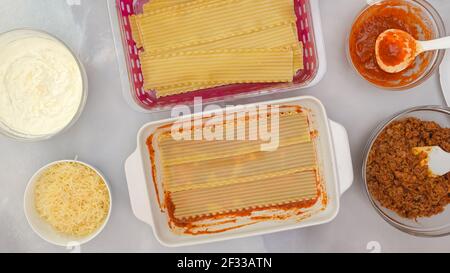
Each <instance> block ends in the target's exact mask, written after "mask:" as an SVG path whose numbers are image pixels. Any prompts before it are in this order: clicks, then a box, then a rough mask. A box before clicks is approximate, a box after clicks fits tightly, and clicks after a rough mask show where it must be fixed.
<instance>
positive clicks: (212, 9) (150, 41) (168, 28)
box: [137, 0, 296, 52]
mask: <svg viewBox="0 0 450 273" xmlns="http://www.w3.org/2000/svg"><path fill="white" fill-rule="evenodd" d="M205 3H206V4H205V7H196V8H192V9H187V10H181V11H175V12H173V13H160V14H154V15H152V16H150V15H147V16H146V15H144V16H141V17H138V18H137V20H138V24H139V26H140V29H141V31H142V33H143V42H144V45H145V50H146V52H158V50H160V49H161V48H163V49H164V48H173V49H176V48H182V47H188V46H191V45H199V44H204V43H209V42H213V41H217V40H221V39H226V38H229V37H233V36H236V35H241V34H244V33H251V32H255V31H260V30H262V29H265V28H268V27H271V26H275V25H279V24H285V23H286V22H291V23H294V22H295V21H296V16H295V13H294V7H293V1H292V0H279V1H273V0H260V1H257V3H255V1H254V0H223V1H218V2H213V3H209V4H208V2H205ZM174 18H176V20H175V19H174Z"/></svg>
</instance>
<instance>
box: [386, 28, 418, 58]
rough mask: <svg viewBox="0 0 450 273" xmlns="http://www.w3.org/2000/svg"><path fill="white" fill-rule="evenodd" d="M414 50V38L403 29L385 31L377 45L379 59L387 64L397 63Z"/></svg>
mask: <svg viewBox="0 0 450 273" xmlns="http://www.w3.org/2000/svg"><path fill="white" fill-rule="evenodd" d="M415 51H416V42H415V40H414V39H411V36H409V34H408V33H406V32H403V31H396V32H387V33H386V35H384V36H383V38H382V39H381V40H380V42H379V45H378V55H379V57H380V59H381V61H382V62H383V63H384V64H386V65H389V66H396V65H399V64H400V63H402V62H403V61H404V60H406V59H407V58H409V56H411V55H413V54H414V52H415Z"/></svg>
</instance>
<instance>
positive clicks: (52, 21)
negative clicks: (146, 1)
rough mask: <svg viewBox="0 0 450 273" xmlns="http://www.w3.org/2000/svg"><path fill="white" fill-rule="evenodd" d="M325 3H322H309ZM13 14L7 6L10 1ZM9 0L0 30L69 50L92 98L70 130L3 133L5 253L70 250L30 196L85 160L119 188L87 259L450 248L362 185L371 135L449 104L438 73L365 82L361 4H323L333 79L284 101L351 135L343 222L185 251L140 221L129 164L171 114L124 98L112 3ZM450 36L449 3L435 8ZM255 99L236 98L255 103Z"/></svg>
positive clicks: (0, 185) (1, 239) (442, 0)
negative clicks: (26, 207)
mask: <svg viewBox="0 0 450 273" xmlns="http://www.w3.org/2000/svg"><path fill="white" fill-rule="evenodd" d="M312 1H318V0H312ZM3 2H7V3H8V4H5V5H6V7H7V9H6V8H5V9H4V8H3V7H4V3H3ZM3 2H2V9H1V10H0V31H6V30H8V29H11V28H19V27H38V28H41V29H44V30H47V31H49V32H51V33H53V34H55V35H57V36H59V37H61V38H62V39H64V40H65V41H66V42H67V43H69V44H70V45H71V46H72V47H73V48H74V49H75V51H76V52H77V53H78V54H79V55H80V57H81V59H82V61H83V63H84V64H85V66H86V70H87V73H88V75H89V97H88V101H87V105H86V108H85V111H84V112H83V114H82V116H81V118H80V119H79V121H78V122H77V123H76V124H75V125H74V126H73V127H72V128H71V129H70V130H68V131H67V132H65V133H64V134H62V135H60V136H57V137H55V138H53V139H51V140H48V141H43V142H39V143H20V142H16V141H13V140H10V139H8V138H6V137H3V136H0V252H47V251H48V252H69V251H70V250H69V249H66V248H61V247H55V246H53V245H50V244H48V243H46V242H44V241H43V240H42V239H40V238H39V237H38V236H37V235H36V234H35V233H34V232H33V231H32V230H31V228H30V226H29V225H28V224H27V221H26V219H25V215H24V213H23V204H22V203H23V193H24V190H25V187H26V184H27V182H28V179H29V178H30V177H31V176H32V175H33V173H34V172H35V171H36V170H37V169H39V168H40V167H42V166H43V165H45V164H47V163H49V162H51V161H55V160H60V159H72V158H74V157H75V156H78V157H79V159H80V160H83V161H86V162H88V163H90V164H92V165H94V166H96V167H98V168H99V169H100V170H102V171H103V172H104V174H105V175H106V176H107V178H108V179H109V182H110V184H111V186H112V197H113V204H112V206H113V210H112V215H111V218H110V221H109V223H108V225H107V226H106V228H105V230H104V231H103V232H102V233H101V234H100V235H99V236H98V237H97V238H96V239H95V240H93V241H91V242H89V243H88V244H86V245H83V246H82V248H81V251H82V252H118V251H121V252H122V251H123V252H135V251H137V252H222V251H223V252H249V251H251V252H370V251H372V250H380V251H383V252H397V251H407V252H410V251H423V252H430V251H438V252H449V251H450V237H443V238H417V237H413V236H410V235H407V234H404V233H402V232H400V231H398V230H396V229H394V228H393V227H391V226H390V225H388V224H387V223H385V222H384V220H383V219H381V218H380V217H379V216H378V215H377V214H376V212H375V211H374V209H373V208H372V207H371V205H370V203H369V202H368V200H367V197H366V195H365V192H364V188H363V183H362V180H361V175H360V172H361V162H362V157H363V148H364V146H365V145H366V142H367V139H368V137H369V135H370V134H371V132H372V130H373V128H374V127H375V126H376V125H377V124H378V123H379V122H380V121H381V120H383V119H384V118H386V117H387V116H389V115H391V114H393V113H395V112H398V111H400V110H403V109H405V108H408V107H411V106H417V105H425V104H443V103H444V100H443V96H442V93H441V90H440V86H439V78H438V77H439V76H438V74H437V73H436V74H435V75H434V76H432V77H431V78H430V79H429V80H428V81H426V82H425V83H424V84H422V85H421V86H419V87H417V88H414V89H412V90H410V91H406V92H389V91H382V90H379V89H377V88H375V87H373V86H371V85H369V84H367V83H366V82H364V81H363V80H362V79H360V78H359V76H358V75H356V74H355V73H354V72H353V71H352V68H351V67H350V65H349V63H348V61H347V58H346V53H345V42H346V36H347V32H348V31H349V27H350V24H351V22H352V20H353V19H354V17H355V15H356V14H357V13H358V12H359V10H360V9H361V8H362V7H363V5H364V4H365V1H364V0H320V9H321V15H322V22H323V31H324V37H325V45H326V54H327V63H328V64H327V65H328V68H327V73H326V75H325V77H324V78H323V80H322V81H321V82H320V83H319V84H318V85H317V86H315V87H313V88H310V89H307V90H300V91H295V92H292V93H289V94H285V95H283V96H269V97H260V98H258V99H256V100H263V99H273V98H281V97H287V96H293V95H313V96H316V97H317V98H319V99H320V100H321V101H322V102H323V103H324V105H325V107H326V108H327V111H328V114H329V116H330V118H331V119H333V120H335V121H337V122H339V123H341V124H343V125H344V126H345V127H346V128H347V130H348V133H349V136H350V143H351V150H352V157H353V164H354V170H355V181H354V184H353V186H352V187H351V189H350V190H349V191H348V192H346V193H345V194H344V195H343V196H342V199H341V210H340V212H339V215H338V216H337V218H336V219H335V220H334V221H333V222H331V223H329V224H326V225H322V226H315V227H310V228H304V229H297V230H292V231H288V232H281V233H276V234H271V235H266V236H257V237H251V238H246V239H238V240H230V241H225V242H220V243H212V244H206V245H199V246H193V247H184V248H175V249H171V248H165V247H163V246H161V245H160V244H159V243H158V242H157V241H156V239H155V237H154V236H153V234H152V230H151V227H150V226H148V225H146V224H144V223H142V222H140V221H139V220H138V219H137V218H135V217H134V215H133V213H132V211H131V207H130V202H129V197H128V192H127V185H126V181H125V174H124V168H123V164H124V161H125V159H126V158H127V157H128V155H130V154H131V153H132V152H133V151H134V150H135V147H136V132H137V130H138V129H139V128H140V127H141V126H142V125H143V124H144V123H146V122H148V121H152V120H155V119H160V118H163V117H167V116H168V115H165V114H158V115H156V114H154V115H151V114H142V113H137V112H135V111H134V110H132V109H131V108H130V107H129V106H128V105H127V104H126V103H125V100H124V98H123V96H122V91H121V86H120V80H119V74H118V69H117V62H116V55H115V52H114V50H115V49H114V44H113V40H112V34H111V29H110V21H109V15H108V10H107V3H106V0H94V1H92V0H89V1H88V0H57V1H54V0H42V1H34V0H14V1H13V0H8V1H3ZM432 2H433V3H434V4H435V5H436V7H437V8H438V9H439V11H440V13H441V15H442V16H443V17H444V20H446V22H447V28H448V29H450V1H447V0H434V1H432ZM251 101H255V100H249V99H247V100H245V101H239V103H243V102H251Z"/></svg>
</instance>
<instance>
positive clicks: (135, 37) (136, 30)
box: [130, 15, 143, 48]
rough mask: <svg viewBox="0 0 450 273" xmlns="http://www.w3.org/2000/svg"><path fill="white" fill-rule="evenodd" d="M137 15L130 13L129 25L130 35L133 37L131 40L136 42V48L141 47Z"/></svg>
mask: <svg viewBox="0 0 450 273" xmlns="http://www.w3.org/2000/svg"><path fill="white" fill-rule="evenodd" d="M136 18H137V15H131V16H130V27H131V35H132V37H133V40H134V41H135V42H136V46H137V47H138V48H142V47H143V44H142V33H141V31H140V30H139V27H138V24H137V21H136V20H137V19H136Z"/></svg>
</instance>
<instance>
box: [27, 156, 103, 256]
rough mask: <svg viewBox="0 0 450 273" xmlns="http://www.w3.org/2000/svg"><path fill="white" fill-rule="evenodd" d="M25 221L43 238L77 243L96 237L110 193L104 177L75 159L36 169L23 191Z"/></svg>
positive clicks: (57, 243)
mask: <svg viewBox="0 0 450 273" xmlns="http://www.w3.org/2000/svg"><path fill="white" fill-rule="evenodd" d="M24 209H25V215H26V218H27V220H28V223H29V224H30V226H31V227H32V229H33V230H34V231H35V232H36V233H37V234H38V235H39V236H40V237H41V238H42V239H44V240H45V241H47V242H49V243H52V244H55V245H59V246H66V247H67V246H73V245H81V244H84V243H86V242H88V241H90V240H92V239H93V238H94V237H96V236H97V235H98V234H99V233H100V232H101V231H102V230H103V228H104V227H105V225H106V223H107V222H108V219H109V216H110V213H111V192H110V188H109V186H108V184H107V182H106V179H105V178H104V176H103V175H102V174H101V173H100V172H99V171H98V170H97V169H95V168H94V167H92V166H90V165H88V164H86V163H83V162H80V161H76V160H62V161H56V162H53V163H50V164H48V165H46V166H44V167H43V168H41V169H40V170H39V171H37V172H36V173H35V174H34V175H33V177H32V178H31V179H30V181H29V183H28V186H27V188H26V190H25V196H24Z"/></svg>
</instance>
